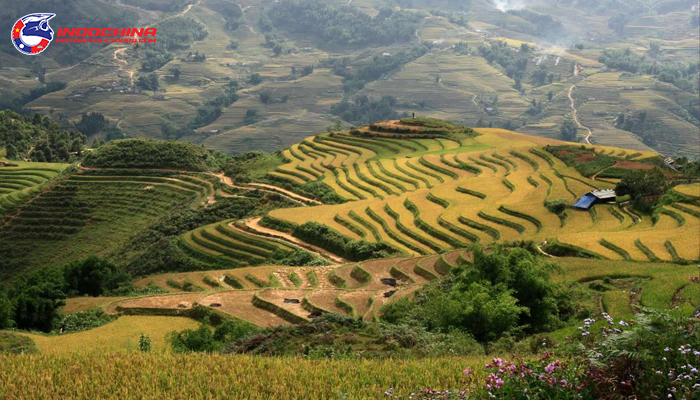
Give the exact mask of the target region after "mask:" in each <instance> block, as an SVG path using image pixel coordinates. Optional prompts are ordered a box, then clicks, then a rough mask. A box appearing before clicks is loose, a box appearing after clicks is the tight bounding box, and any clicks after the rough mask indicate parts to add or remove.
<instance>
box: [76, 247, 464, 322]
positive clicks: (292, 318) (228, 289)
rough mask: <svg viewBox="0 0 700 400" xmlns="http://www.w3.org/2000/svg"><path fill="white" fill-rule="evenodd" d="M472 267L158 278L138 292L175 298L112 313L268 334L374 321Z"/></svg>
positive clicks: (395, 264)
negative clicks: (309, 325)
mask: <svg viewBox="0 0 700 400" xmlns="http://www.w3.org/2000/svg"><path fill="white" fill-rule="evenodd" d="M469 259H470V257H469V255H468V253H467V252H465V251H463V250H457V251H453V252H448V253H445V254H444V255H442V256H439V255H438V256H430V257H427V258H392V259H380V260H371V261H365V262H361V263H351V264H343V265H336V266H325V267H280V266H264V267H244V268H235V269H227V270H215V271H198V272H186V273H172V274H162V275H155V276H152V277H146V278H143V279H141V280H139V281H137V282H136V283H135V285H136V286H137V287H144V286H147V285H156V286H159V287H161V288H163V289H166V290H169V291H171V292H172V293H169V294H164V295H155V296H145V297H139V298H132V299H122V300H120V299H116V301H113V302H111V303H110V304H109V306H108V311H113V312H122V313H125V314H166V315H187V312H188V311H189V310H190V309H192V307H194V306H195V305H196V304H198V305H201V306H204V307H209V308H212V309H214V310H217V311H219V312H222V313H225V314H229V315H231V316H233V317H236V318H240V319H243V320H246V321H249V322H251V323H253V324H256V325H259V326H264V327H272V326H280V325H287V324H291V323H300V322H305V321H309V320H311V319H313V318H315V317H316V316H318V315H320V314H322V313H328V312H332V313H339V314H344V315H351V316H355V317H358V318H364V319H366V320H372V319H375V318H376V317H377V315H378V312H379V310H380V308H381V307H382V306H383V305H384V304H386V303H387V302H390V301H394V300H396V299H399V298H401V297H405V296H410V295H411V294H412V293H413V292H415V291H416V290H417V289H418V288H420V287H421V286H422V284H424V283H426V282H429V281H430V280H433V279H436V278H437V277H439V276H441V275H444V274H446V273H447V272H448V271H449V269H450V268H451V267H452V266H454V265H457V263H458V261H460V260H466V261H469ZM448 260H451V261H452V264H449V263H448ZM183 282H190V283H191V287H193V288H194V289H192V290H193V291H190V292H186V291H183V290H182V283H183ZM214 283H216V284H214ZM74 307H75V306H74Z"/></svg>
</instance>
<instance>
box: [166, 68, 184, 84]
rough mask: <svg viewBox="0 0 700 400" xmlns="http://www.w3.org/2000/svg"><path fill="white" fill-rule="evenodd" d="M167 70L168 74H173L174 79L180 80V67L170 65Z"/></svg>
mask: <svg viewBox="0 0 700 400" xmlns="http://www.w3.org/2000/svg"><path fill="white" fill-rule="evenodd" d="M168 72H170V75H172V76H173V79H174V80H176V81H178V80H180V74H182V68H180V67H178V66H177V65H176V66H174V67H170V69H169V70H168Z"/></svg>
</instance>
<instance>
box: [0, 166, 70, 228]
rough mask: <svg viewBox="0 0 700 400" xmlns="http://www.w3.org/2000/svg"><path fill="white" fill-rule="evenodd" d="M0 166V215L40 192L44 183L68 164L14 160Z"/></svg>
mask: <svg viewBox="0 0 700 400" xmlns="http://www.w3.org/2000/svg"><path fill="white" fill-rule="evenodd" d="M9 164H10V165H12V166H0V215H3V214H5V213H7V212H9V211H12V210H14V209H15V208H17V207H19V206H20V205H22V204H24V202H25V201H26V200H27V199H28V198H29V197H31V196H32V195H34V194H36V193H39V192H40V191H41V187H42V185H43V184H44V183H46V182H47V181H49V180H50V179H52V178H55V177H56V176H58V174H60V173H61V171H63V170H64V169H65V168H66V167H67V166H68V165H67V164H50V163H29V162H22V161H12V162H10V163H9Z"/></svg>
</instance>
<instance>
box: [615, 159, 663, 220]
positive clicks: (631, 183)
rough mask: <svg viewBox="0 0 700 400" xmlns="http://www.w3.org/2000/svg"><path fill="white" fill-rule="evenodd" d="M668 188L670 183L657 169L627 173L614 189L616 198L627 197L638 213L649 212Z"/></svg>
mask: <svg viewBox="0 0 700 400" xmlns="http://www.w3.org/2000/svg"><path fill="white" fill-rule="evenodd" d="M669 188H670V182H669V180H668V178H667V177H666V175H664V173H663V172H662V171H661V169H659V168H654V169H653V170H634V171H632V172H629V173H628V174H627V175H626V176H625V177H624V178H622V180H621V181H620V183H618V184H617V186H616V187H615V193H616V194H617V195H618V196H625V195H629V196H630V197H631V198H632V202H633V204H634V207H635V208H636V209H638V210H640V211H649V210H651V208H652V207H653V206H654V205H655V204H656V202H657V201H658V198H659V196H661V195H663V194H664V193H666V191H668V189H669Z"/></svg>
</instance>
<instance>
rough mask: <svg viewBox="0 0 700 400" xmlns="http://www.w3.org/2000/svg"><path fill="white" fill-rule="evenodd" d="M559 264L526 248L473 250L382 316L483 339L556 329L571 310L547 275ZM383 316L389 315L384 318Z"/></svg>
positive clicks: (568, 300) (564, 294) (563, 291)
mask: <svg viewBox="0 0 700 400" xmlns="http://www.w3.org/2000/svg"><path fill="white" fill-rule="evenodd" d="M557 268H558V266H557V265H556V264H553V263H551V262H546V261H544V260H543V259H541V258H537V257H536V256H534V255H532V254H531V253H530V252H529V251H527V250H525V249H518V248H515V249H510V250H508V251H507V252H505V251H504V250H503V249H501V248H496V249H495V251H494V252H493V253H491V254H486V253H484V252H483V250H481V249H475V251H474V263H473V265H470V266H467V265H462V266H459V267H457V268H455V269H453V270H452V273H451V275H450V278H449V279H446V280H444V281H442V282H439V284H438V285H434V286H431V287H428V288H426V289H424V290H423V291H421V292H419V293H417V294H416V296H415V300H414V301H413V303H412V305H413V306H412V307H411V304H409V301H408V300H404V301H403V302H396V303H391V304H390V305H388V306H385V307H383V308H382V319H384V320H386V321H387V322H394V323H403V322H406V323H418V324H421V325H423V326H425V327H426V328H427V329H428V330H437V331H441V332H449V331H452V330H461V331H464V332H466V333H469V334H471V335H473V336H474V338H475V339H477V340H479V341H482V342H487V341H492V340H495V339H498V337H500V336H502V335H504V334H507V333H509V332H515V331H518V330H522V331H525V332H528V333H534V332H542V331H549V330H553V329H556V328H557V327H558V326H560V325H561V322H562V320H565V319H567V318H569V317H570V316H571V315H572V314H573V312H574V309H575V306H574V302H573V301H572V300H571V298H570V293H569V292H568V289H566V287H565V286H559V285H557V284H555V283H553V282H551V280H550V275H551V272H552V271H554V270H556V269H557ZM385 316H387V318H386V319H385Z"/></svg>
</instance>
